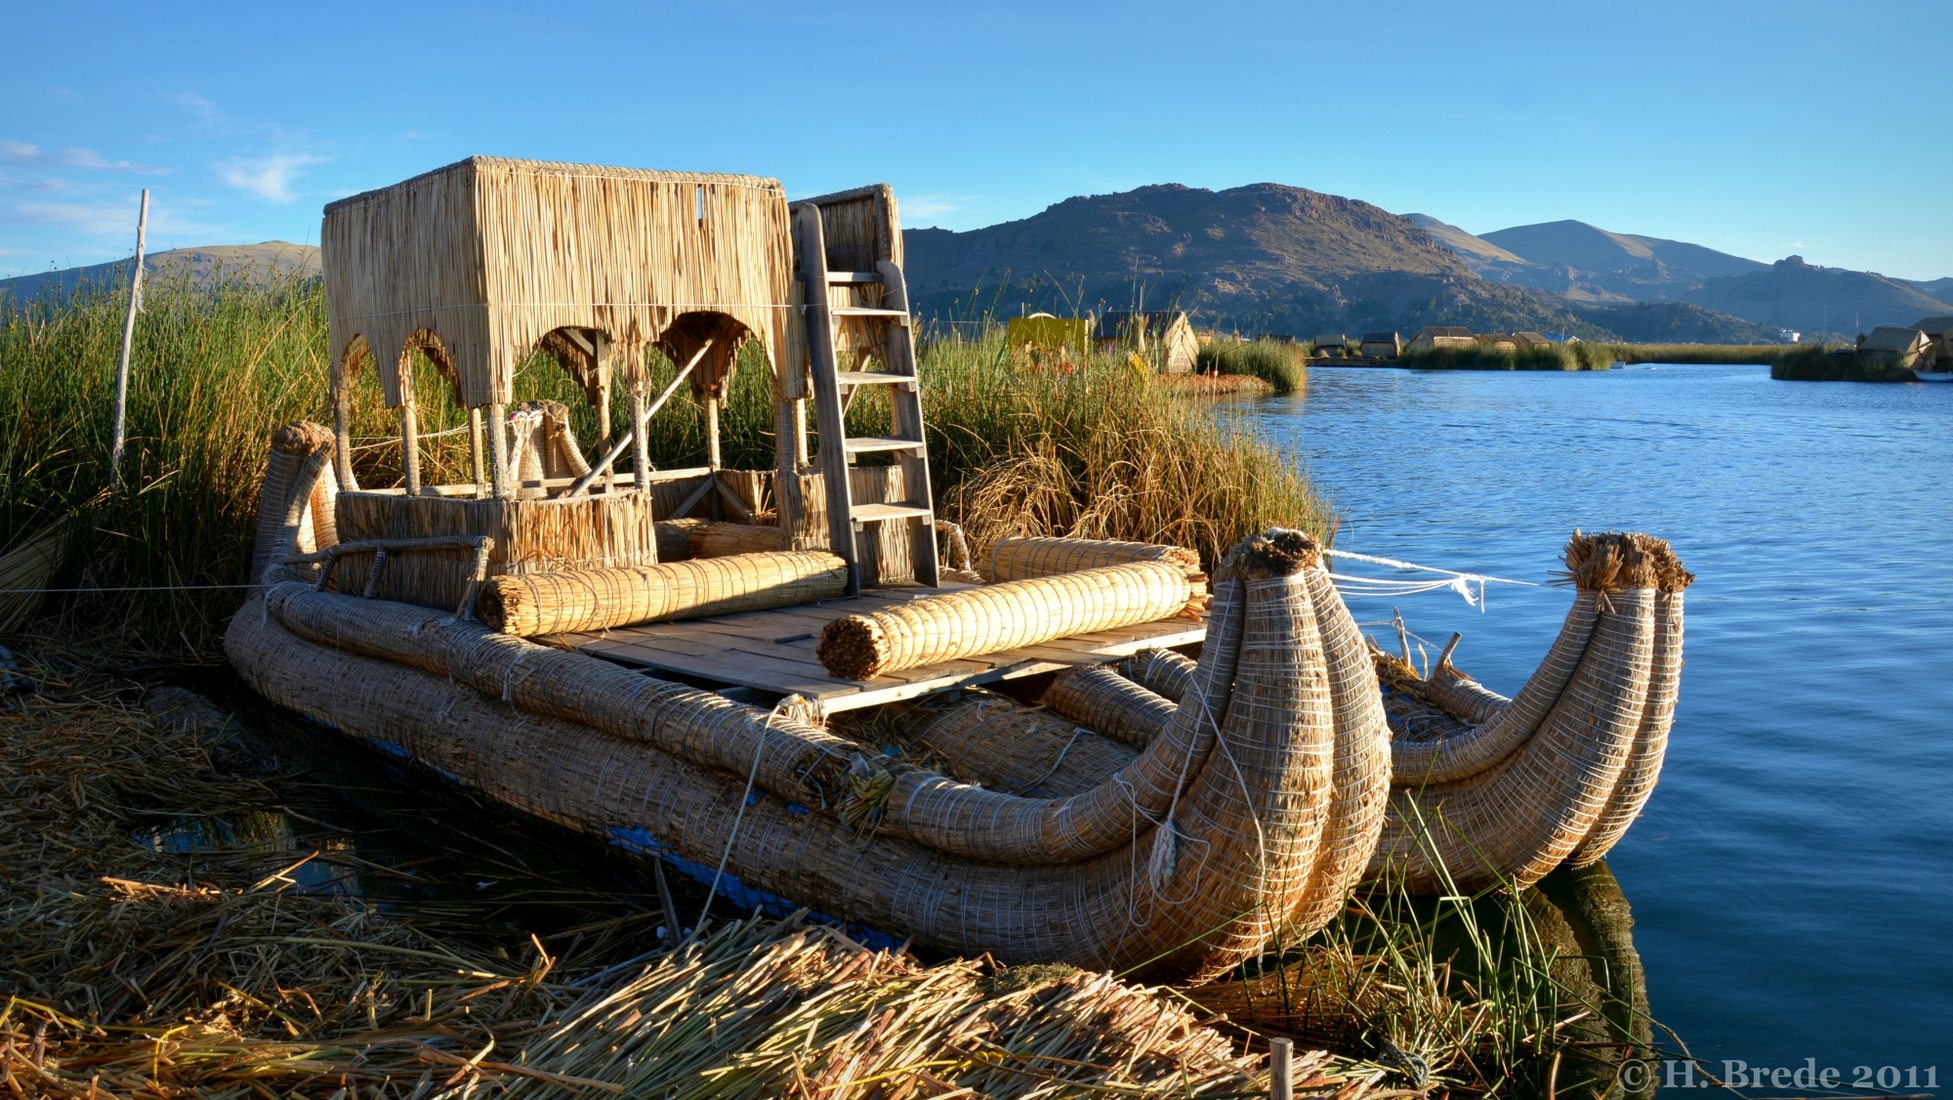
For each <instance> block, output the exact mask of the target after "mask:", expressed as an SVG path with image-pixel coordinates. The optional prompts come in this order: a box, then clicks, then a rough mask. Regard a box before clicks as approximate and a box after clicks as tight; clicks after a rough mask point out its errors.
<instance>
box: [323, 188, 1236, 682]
mask: <svg viewBox="0 0 1953 1100" xmlns="http://www.w3.org/2000/svg"><path fill="white" fill-rule="evenodd" d="M320 239H321V251H322V262H323V266H324V275H325V287H326V296H327V304H328V312H329V318H330V319H329V328H330V337H329V338H330V356H331V358H330V366H331V378H330V384H331V394H332V407H333V415H334V423H333V427H332V433H333V440H332V445H331V450H332V459H333V461H332V466H333V477H332V478H330V479H327V480H328V481H329V484H327V485H326V486H324V488H323V489H322V490H321V491H320V492H319V493H315V494H314V499H313V500H312V501H311V504H310V506H309V511H308V516H309V517H310V518H308V520H307V522H308V523H310V524H312V525H314V526H317V527H320V528H323V526H324V525H325V524H326V523H328V522H330V523H331V524H332V526H333V527H334V528H335V529H334V530H332V531H329V532H327V531H324V530H320V531H319V532H317V533H316V541H317V543H318V544H319V545H325V544H326V543H327V542H335V543H336V544H339V545H340V549H342V550H345V551H346V552H345V553H343V554H341V555H339V556H338V557H337V558H335V559H334V566H333V568H334V569H335V570H336V574H337V575H336V577H335V578H334V580H333V583H334V584H336V585H337V586H338V587H339V588H340V589H341V590H351V591H358V592H363V593H364V594H366V595H369V596H378V597H382V598H387V599H393V600H400V601H405V602H408V603H414V604H419V605H422V606H426V607H438V608H446V609H456V608H468V607H471V606H472V603H471V601H472V600H473V598H474V594H475V593H476V592H477V591H478V590H479V589H480V586H481V585H482V584H483V583H484V582H485V581H487V580H488V579H489V578H493V577H498V576H509V575H515V576H522V575H528V574H544V573H548V574H560V573H562V572H563V571H565V570H576V569H604V568H617V567H626V568H628V567H637V566H649V565H653V564H655V563H658V562H659V561H661V560H670V559H671V558H673V557H674V556H680V555H688V554H689V555H694V556H710V555H717V554H726V553H737V552H751V551H783V550H816V549H817V550H821V551H829V552H831V553H832V554H834V555H836V556H838V557H840V558H841V559H843V560H844V561H845V563H846V568H847V583H846V597H847V598H846V599H844V600H837V601H822V602H821V604H820V606H818V607H815V606H803V607H798V608H792V609H785V610H773V611H756V612H751V613H748V614H745V615H736V616H727V617H722V618H720V619H716V620H709V621H704V622H677V623H659V624H655V625H651V626H635V627H627V628H619V629H607V630H604V631H602V632H600V633H597V634H591V635H588V636H569V637H563V638H559V639H558V642H559V643H560V644H564V645H571V646H575V647H577V648H582V649H584V650H586V651H588V652H591V653H593V654H595V655H598V656H602V657H605V658H608V659H611V660H616V661H621V662H624V663H627V664H634V665H637V666H641V667H645V668H649V669H657V670H660V671H661V672H663V673H669V674H677V675H682V676H686V677H689V678H692V679H694V680H696V681H698V682H701V683H705V684H709V685H713V686H729V687H733V688H741V687H743V688H747V689H751V690H753V691H755V692H758V693H759V696H758V697H759V698H761V699H764V698H766V697H768V696H769V695H770V696H782V695H787V694H790V693H792V694H800V695H802V696H804V697H807V698H810V699H813V700H815V701H816V702H821V701H824V700H825V701H830V702H832V703H833V705H834V706H837V707H839V706H848V705H871V704H872V703H875V702H883V701H887V700H888V699H890V698H898V697H905V696H908V695H915V694H921V693H923V692H925V691H931V690H937V689H939V688H941V687H944V686H954V685H955V684H958V683H971V682H980V681H982V680H985V679H996V678H1001V677H1005V676H1009V675H1021V674H1026V672H1027V671H1028V670H1036V669H1048V668H1052V667H1057V666H1056V665H1054V664H1053V663H1052V662H1053V661H1054V660H1055V661H1058V662H1059V663H1064V662H1065V661H1067V660H1076V661H1079V662H1087V661H1102V660H1106V659H1109V658H1110V657H1114V656H1119V655H1122V654H1123V653H1129V652H1132V651H1133V650H1135V649H1138V648H1141V647H1142V646H1147V645H1163V644H1164V645H1172V644H1180V643H1181V642H1184V641H1187V640H1197V638H1198V636H1199V633H1200V632H1199V630H1198V628H1197V627H1196V628H1194V629H1192V630H1191V631H1190V630H1189V629H1188V626H1187V624H1186V623H1184V622H1182V623H1179V624H1177V625H1172V624H1166V625H1158V624H1156V626H1155V628H1154V629H1151V630H1144V629H1134V630H1127V631H1125V632H1124V633H1123V634H1120V635H1119V636H1117V637H1109V638H1093V639H1085V640H1082V641H1078V642H1077V643H1076V644H1055V645H1047V646H1043V647H1041V648H1040V649H1039V652H1037V653H1028V654H1011V653H1006V654H1000V655H996V656H994V657H986V658H985V659H984V660H982V661H976V662H971V661H963V662H955V666H956V667H953V668H926V669H920V670H914V673H913V674H912V675H909V676H906V677H904V678H903V679H902V682H901V683H899V684H878V685H866V684H862V683H858V682H853V681H845V680H838V679H836V678H835V677H832V676H829V675H827V674H826V673H825V671H824V670H823V669H822V667H821V665H820V663H819V662H818V661H817V660H816V659H815V657H814V654H813V651H812V650H813V643H812V641H811V639H812V638H813V637H814V636H816V635H818V634H819V633H820V623H821V621H824V620H825V619H830V618H834V617H838V616H840V615H845V614H848V613H849V612H851V611H856V610H861V609H862V607H856V606H852V605H854V604H856V603H857V602H859V603H861V604H862V606H863V607H866V606H871V605H872V606H884V605H888V604H890V603H894V602H900V601H902V600H906V599H912V598H916V597H918V596H924V595H928V594H930V593H932V592H933V591H934V590H935V589H937V588H938V587H940V586H941V582H942V580H943V578H942V576H941V570H940V569H939V566H938V557H939V549H940V548H939V544H938V526H939V525H938V523H937V520H936V516H935V513H934V506H933V503H932V501H933V495H932V490H931V485H930V475H929V464H928V455H927V442H926V436H925V432H924V424H923V419H922V407H921V399H920V388H919V382H918V379H917V374H916V356H915V343H914V336H913V333H912V329H911V325H910V315H909V307H908V295H907V287H906V282H905V279H904V275H903V270H902V261H903V253H902V233H901V225H900V220H899V214H898V210H897V205H896V201H895V197H894V194H893V192H892V191H891V189H890V188H889V187H887V186H886V185H881V184H877V185H872V186H868V187H863V188H858V189H855V190H851V191H846V192H841V193H837V194H832V195H825V196H820V197H817V198H812V199H807V200H804V201H799V202H795V203H792V204H789V203H788V201H787V198H786V194H785V192H784V189H783V188H782V186H781V184H780V183H779V181H777V180H771V179H765V178H761V177H756V176H741V175H718V174H702V173H683V172H659V171H648V170H643V169H634V168H614V167H603V166H594V165H577V164H558V163H548V162H541V161H531V160H513V159H503V158H494V157H471V158H469V159H467V160H464V161H460V162H458V163H456V164H451V165H448V166H446V167H444V168H439V169H436V170H434V171H431V172H427V173H425V174H423V175H419V176H415V177H414V178H412V179H409V180H406V181H404V182H402V183H398V184H395V185H393V186H390V187H386V188H381V189H379V190H375V191H369V192H366V193H364V194H359V195H354V196H351V197H349V198H346V199H342V200H339V201H337V202H334V203H332V204H331V205H329V206H327V207H326V210H325V221H324V226H323V228H322V231H321V237H320ZM749 345H750V346H752V347H754V348H756V349H757V352H756V353H751V352H749V353H748V354H747V355H746V356H744V357H743V359H742V356H741V355H740V349H741V348H743V347H747V346H749ZM654 350H655V351H656V352H658V353H661V354H662V355H663V356H664V357H665V358H666V359H667V360H668V361H669V364H670V368H669V369H668V370H663V371H662V373H660V374H659V376H658V377H659V381H660V384H657V385H654V384H653V372H652V371H651V370H650V369H649V368H648V366H647V363H648V362H649V359H648V356H649V355H650V353H651V352H652V351H654ZM538 355H540V356H542V357H544V358H545V359H546V360H547V361H549V362H551V363H553V364H554V366H555V368H558V369H560V370H562V371H564V372H566V373H567V375H568V377H569V378H570V379H571V380H572V381H573V383H574V385H573V387H571V390H572V392H574V393H576V394H577V395H578V399H579V400H581V401H583V402H587V404H588V405H589V407H590V408H591V409H592V410H594V411H595V413H596V415H595V416H594V417H586V418H584V419H585V421H586V423H595V424H597V425H598V426H599V427H598V429H597V431H596V434H595V438H589V439H579V438H578V437H577V433H576V432H575V431H574V430H573V427H572V420H573V418H572V416H571V413H570V409H569V407H568V406H566V405H565V404H563V403H559V402H557V401H553V400H526V401H525V400H519V399H518V397H517V388H518V387H517V384H516V379H517V374H518V371H519V370H520V369H522V368H523V366H524V364H527V363H531V362H532V361H534V360H535V358H536V357H537V356H538ZM742 361H743V362H745V363H747V364H748V367H747V368H746V369H751V364H753V363H755V362H758V363H760V364H762V366H763V368H764V369H765V370H767V371H768V372H769V373H770V375H771V378H770V388H771V392H772V397H773V406H774V429H775V430H774V432H773V436H774V454H773V462H772V465H771V467H770V468H768V469H763V470H747V469H735V468H730V467H728V465H727V463H726V461H725V458H724V455H723V454H722V447H721V418H722V413H723V410H724V407H725V400H726V395H727V387H728V385H729V383H730V381H731V379H732V376H733V372H734V371H735V370H736V369H739V364H740V363H741V362H742ZM367 371H371V372H373V374H375V375H376V376H377V381H378V384H379V385H378V388H379V391H380V393H381V395H382V397H383V399H384V403H385V405H386V406H387V408H388V409H390V410H392V411H393V415H394V423H395V424H396V425H397V433H398V439H399V444H400V449H399V452H398V453H399V455H400V459H401V462H400V475H399V484H397V485H388V486H385V487H374V486H365V485H362V484H360V483H359V480H358V477H357V476H356V463H355V461H354V457H355V448H356V447H360V446H372V445H373V444H371V443H366V444H360V443H356V442H355V438H354V435H353V429H352V425H353V422H354V416H353V405H354V398H355V390H356V388H357V386H358V384H359V383H360V382H361V380H362V377H363V374H364V372H367ZM416 371H432V372H433V374H434V376H435V377H433V378H431V379H430V378H421V379H416V378H415V372H416ZM667 374H668V375H669V377H665V375H667ZM369 386H370V383H369ZM681 387H685V388H688V389H689V391H690V394H691V396H692V397H693V398H694V399H695V402H696V404H697V405H698V406H702V408H703V410H704V421H705V424H704V433H703V434H704V441H705V446H704V453H703V454H702V455H701V456H699V461H698V462H697V463H696V464H694V465H687V466H683V467H680V468H672V469H658V468H655V467H654V465H653V463H652V460H651V454H650V452H649V450H648V448H647V446H646V442H645V440H646V434H647V431H648V427H649V425H650V424H651V423H652V420H653V418H654V417H657V416H659V415H661V414H662V415H670V409H671V407H672V406H671V405H670V403H671V401H672V399H673V396H674V395H675V394H676V393H677V392H678V391H679V390H680V388H681ZM443 391H444V392H445V394H446V395H448V396H450V397H451V398H452V401H451V404H450V403H449V402H448V401H446V400H443V401H442V402H440V404H441V406H442V407H443V408H452V409H460V410H463V411H464V413H465V422H464V423H461V424H457V425H455V426H453V427H444V428H441V429H439V432H440V434H441V435H443V436H449V435H452V434H453V433H461V434H464V435H465V436H466V439H467V444H468V445H467V453H468V460H467V475H468V476H467V477H466V479H465V480H443V479H441V478H439V477H428V476H426V474H427V473H428V469H427V464H426V463H425V462H424V461H423V450H424V448H425V447H426V445H427V443H428V437H431V436H432V435H433V434H434V432H431V431H430V430H429V425H428V423H427V422H426V414H427V412H428V410H425V409H423V408H422V407H421V405H422V404H423V399H424V397H425V395H427V394H429V393H440V392H443ZM871 391H879V393H880V394H884V395H886V396H885V400H886V401H887V407H888V416H887V423H888V425H889V427H888V429H887V430H888V433H889V434H887V435H883V436H859V435H856V436H850V435H849V434H848V432H847V428H846V415H847V411H848V407H849V406H850V404H851V403H852V402H853V401H854V400H855V399H856V397H857V396H859V395H862V394H865V393H869V392H871ZM417 395H419V396H417ZM880 399H881V398H878V400H880ZM681 404H690V403H681ZM625 407H627V409H628V411H627V412H625V413H623V414H622V415H619V412H620V411H621V408H625ZM620 424H621V426H620ZM816 441H817V442H818V445H817V446H816ZM810 447H812V448H813V449H812V450H811V452H810ZM321 497H323V499H321ZM328 517H329V519H328ZM703 519H710V520H715V521H717V522H716V523H711V524H701V523H700V521H701V520H703ZM728 532H730V533H728ZM701 538H703V539H704V541H705V542H706V543H712V542H713V541H714V540H715V539H716V540H717V543H718V545H717V546H702V545H701ZM360 546H368V547H372V549H369V550H354V549H353V548H354V547H360ZM1127 635H1130V637H1128V636H1127ZM1066 641H1067V643H1070V640H1066ZM803 651H804V652H803ZM864 692H865V694H864ZM843 696H847V697H849V698H847V699H842V697H843Z"/></svg>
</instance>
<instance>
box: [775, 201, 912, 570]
mask: <svg viewBox="0 0 1953 1100" xmlns="http://www.w3.org/2000/svg"><path fill="white" fill-rule="evenodd" d="M793 225H794V236H795V241H794V243H795V245H796V246H797V247H796V249H795V251H796V252H797V253H798V263H799V268H800V270H799V276H800V279H801V283H802V287H803V289H804V297H803V300H804V301H805V302H806V304H807V312H806V316H807V350H808V353H809V357H810V359H811V360H812V366H813V371H812V373H813V383H814V411H815V426H816V428H817V429H818V430H819V433H820V454H819V461H820V467H821V473H822V475H823V480H824V481H825V482H826V496H827V524H828V541H829V543H830V545H831V546H832V548H833V552H834V553H835V554H836V555H838V556H839V557H841V558H842V559H843V560H845V561H846V562H847V563H848V595H850V596H853V595H858V594H859V593H860V591H861V587H862V583H863V582H864V580H865V581H866V582H867V583H868V584H869V585H870V586H874V585H877V584H879V583H880V581H881V577H880V569H879V565H880V557H881V555H880V551H879V546H880V539H881V532H882V529H883V528H884V526H885V525H889V524H897V525H904V526H906V527H907V528H908V529H909V531H908V533H909V560H910V562H911V564H912V565H913V567H914V570H915V579H916V582H917V583H918V584H924V585H928V586H930V587H934V586H935V584H936V568H937V567H936V511H935V506H934V504H933V503H932V502H933V500H934V498H933V497H932V496H931V492H930V486H929V449H928V444H927V442H926V441H925V437H924V435H923V427H922V389H921V386H920V384H919V383H918V381H917V378H916V360H915V332H914V330H913V329H912V328H911V327H910V318H909V288H908V283H907V282H906V281H905V280H904V279H903V276H902V266H901V265H900V264H898V263H896V262H894V261H892V260H881V261H878V262H877V263H876V265H875V268H876V269H875V270H874V271H830V270H828V260H827V240H826V235H825V232H824V230H823V228H822V224H821V211H820V207H819V206H818V205H816V204H815V203H811V202H807V203H801V204H799V205H796V206H795V207H794V208H793ZM834 287H853V288H865V287H880V288H881V304H880V305H874V306H870V305H846V306H837V305H834V304H833V303H832V295H831V294H830V292H829V291H830V288H834ZM849 297H850V298H859V297H862V295H859V294H855V295H850V296H849ZM842 325H850V326H856V327H854V328H852V329H851V330H850V335H853V333H856V332H859V333H863V334H864V338H862V339H858V340H854V341H852V343H853V344H855V345H856V346H864V345H865V346H866V347H867V348H869V349H872V350H871V353H870V356H869V357H872V358H873V359H876V360H879V364H878V365H879V369H877V370H843V369H841V368H842V364H841V353H840V348H839V346H838V345H839V336H840V334H841V326H842ZM876 351H878V352H879V354H874V352H876ZM864 358H868V357H864ZM866 365H868V364H867V363H866V362H862V363H856V364H850V366H866ZM869 386H884V387H887V391H888V404H889V413H890V415H889V421H890V423H889V431H890V433H891V434H889V435H885V436H859V435H858V436H850V435H848V434H847V413H848V406H849V405H850V404H851V403H852V402H853V400H854V397H855V395H856V394H857V393H860V392H861V391H862V390H863V389H865V388H866V387H869ZM876 453H887V454H890V455H892V456H893V457H894V459H895V464H896V465H897V466H899V467H900V468H901V470H902V485H903V493H902V495H903V498H904V499H902V500H900V501H896V502H890V503H883V502H868V503H861V504H857V503H855V501H854V489H853V482H852V478H851V475H850V472H851V471H852V469H853V468H854V463H855V460H856V459H857V458H859V457H860V456H862V455H864V454H876Z"/></svg>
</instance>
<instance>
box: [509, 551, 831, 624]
mask: <svg viewBox="0 0 1953 1100" xmlns="http://www.w3.org/2000/svg"><path fill="white" fill-rule="evenodd" d="M847 584H848V568H847V563H846V562H844V561H842V560H841V559H840V558H838V557H835V556H834V555H832V554H821V553H814V552H806V551H791V552H788V551H776V552H773V553H768V554H741V555H739V556H738V557H732V558H718V559H714V560H712V561H674V562H661V563H659V564H657V565H640V566H632V567H626V568H617V569H573V570H563V571H561V572H551V573H530V574H526V575H522V576H507V575H505V576H500V577H495V578H493V579H491V580H490V581H489V582H488V583H487V584H485V585H483V586H482V590H481V595H480V597H479V598H478V600H477V602H476V613H477V614H478V615H479V616H480V617H481V620H482V622H483V623H486V624H487V625H488V626H489V627H490V628H492V629H494V630H499V631H501V632H502V633H504V634H514V635H516V636H517V637H524V638H526V637H533V636H535V635H538V634H562V633H568V632H572V631H579V630H603V629H605V628H607V627H613V626H624V625H626V624H629V623H647V622H656V621H659V620H667V619H697V618H703V617H705V616H708V615H730V614H732V613H733V612H736V611H758V610H761V609H763V608H768V607H789V606H792V605H794V604H801V603H812V602H813V601H815V600H831V599H834V598H836V597H838V596H840V595H842V594H843V593H844V592H846V591H847Z"/></svg>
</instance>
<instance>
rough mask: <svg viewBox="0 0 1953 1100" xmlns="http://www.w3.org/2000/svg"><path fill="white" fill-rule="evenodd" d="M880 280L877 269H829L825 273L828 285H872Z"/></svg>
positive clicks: (880, 275) (880, 274) (879, 273)
mask: <svg viewBox="0 0 1953 1100" xmlns="http://www.w3.org/2000/svg"><path fill="white" fill-rule="evenodd" d="M881 281H882V273H881V272H879V271H830V272H828V273H827V285H828V286H874V285H878V284H880V282H881Z"/></svg>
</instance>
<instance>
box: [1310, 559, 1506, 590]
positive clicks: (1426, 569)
mask: <svg viewBox="0 0 1953 1100" xmlns="http://www.w3.org/2000/svg"><path fill="white" fill-rule="evenodd" d="M1323 553H1325V554H1328V555H1329V556H1330V557H1332V558H1342V559H1344V560H1346V561H1363V562H1369V563H1370V564H1371V565H1387V566H1390V567H1391V568H1392V569H1408V570H1411V571H1413V572H1418V573H1443V574H1444V575H1445V576H1447V577H1465V578H1467V579H1470V580H1474V581H1497V582H1499V583H1500V584H1521V585H1525V586H1526V587H1527V588H1538V587H1539V585H1538V584H1535V583H1534V582H1532V581H1515V580H1513V579H1511V578H1510V577H1494V576H1489V575H1487V574H1484V573H1460V572H1458V571H1457V570H1454V569H1439V568H1438V567H1437V566H1435V565H1419V564H1417V563H1416V562H1414V561H1398V560H1397V559H1396V558H1379V557H1376V556H1374V555H1371V554H1359V553H1356V552H1355V551H1353V550H1324V551H1323Z"/></svg>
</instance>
